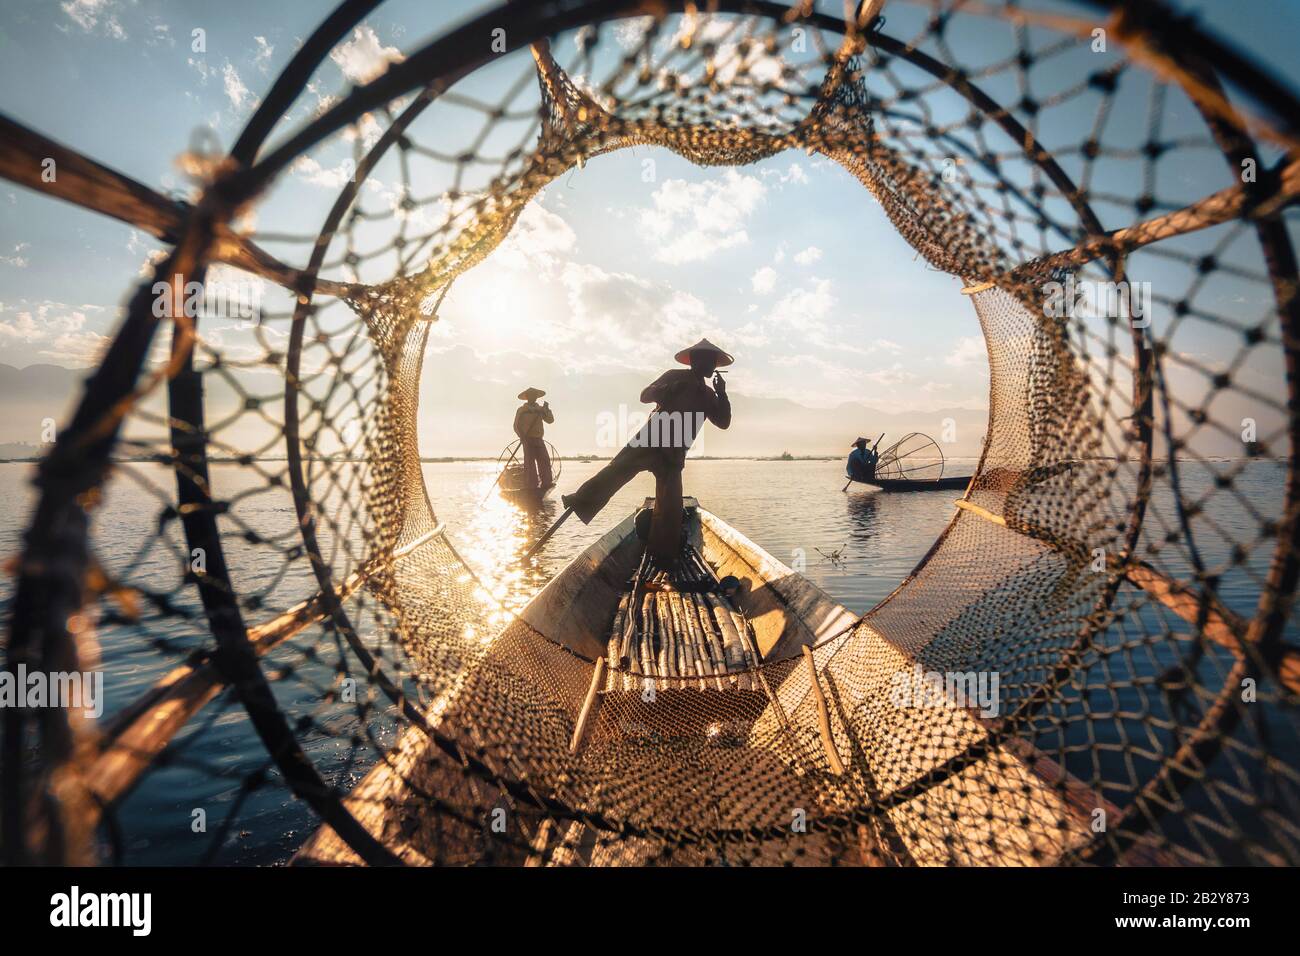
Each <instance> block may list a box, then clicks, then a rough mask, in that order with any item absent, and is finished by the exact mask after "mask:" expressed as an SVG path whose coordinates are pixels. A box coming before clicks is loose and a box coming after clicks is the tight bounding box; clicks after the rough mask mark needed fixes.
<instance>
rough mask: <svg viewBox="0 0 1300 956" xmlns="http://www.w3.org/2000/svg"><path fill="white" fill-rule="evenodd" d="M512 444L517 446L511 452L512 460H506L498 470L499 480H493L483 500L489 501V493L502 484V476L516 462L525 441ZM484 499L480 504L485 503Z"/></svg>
mask: <svg viewBox="0 0 1300 956" xmlns="http://www.w3.org/2000/svg"><path fill="white" fill-rule="evenodd" d="M510 444H512V445H514V446H515V450H514V451H512V452H511V453H510V460H509V461H507V462H506V466H505V467H504V468H502V469H501V470H500V471H499V472H497V480H496V481H494V482H492V487H491V488H489V489H488V490H487V495H484V496H483V501H487V500H488V495H490V494H492V492H493V490H494V489H495V488H496V486H497V485H499V484H501V476H502V475H504V474H505V473H506V472H507V471H509V470H510V466H511V465H513V464H514V463H515V455H517V454H519V449H520V448H522V447H523V446H524V443H523V442H521V441H516V442H511V443H510ZM506 447H507V448H508V447H510V446H509V445H507V446H506ZM483 501H480V502H479V505H480V506H481V505H482V504H483Z"/></svg>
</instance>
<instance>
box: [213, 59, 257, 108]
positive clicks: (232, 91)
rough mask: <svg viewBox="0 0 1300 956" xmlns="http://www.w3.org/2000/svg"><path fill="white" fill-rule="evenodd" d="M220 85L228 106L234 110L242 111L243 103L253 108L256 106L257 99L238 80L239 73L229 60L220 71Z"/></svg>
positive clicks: (241, 81)
mask: <svg viewBox="0 0 1300 956" xmlns="http://www.w3.org/2000/svg"><path fill="white" fill-rule="evenodd" d="M221 85H222V86H223V88H224V89H225V91H226V98H227V99H228V100H230V105H231V106H233V107H234V108H235V109H237V110H239V109H243V108H244V103H245V102H248V103H250V104H251V105H253V106H256V105H257V102H258V100H257V97H256V96H254V95H253V94H252V92H250V91H249V89H248V87H247V86H245V85H244V81H243V80H241V79H240V78H239V71H238V70H236V69H235V65H234V64H233V63H231V62H230V61H229V60H227V61H226V65H225V66H224V67H222V69H221Z"/></svg>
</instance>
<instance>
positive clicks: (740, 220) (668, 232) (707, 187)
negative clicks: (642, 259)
mask: <svg viewBox="0 0 1300 956" xmlns="http://www.w3.org/2000/svg"><path fill="white" fill-rule="evenodd" d="M766 191H767V187H766V186H764V185H763V182H762V181H761V180H760V179H758V178H756V177H754V176H744V175H741V174H740V173H738V172H736V171H735V170H734V169H729V170H727V171H726V172H725V173H724V174H723V175H722V176H720V177H718V178H716V179H707V180H704V181H703V182H698V183H690V182H686V181H685V180H683V179H670V180H668V181H666V182H665V183H663V185H661V186H660V187H659V188H658V189H656V190H655V192H654V195H653V197H652V203H653V205H652V206H651V207H650V208H649V209H642V210H640V212H639V214H638V216H637V222H638V226H639V227H640V231H641V235H642V236H643V237H644V238H645V239H646V240H647V241H649V242H651V243H652V244H654V246H655V250H654V256H655V258H656V259H658V260H659V261H660V262H666V263H669V264H670V265H680V264H681V263H684V262H698V261H700V260H703V259H707V258H709V257H710V256H712V255H713V254H714V253H716V252H719V251H721V250H723V249H728V248H731V247H733V246H738V245H743V244H745V243H747V242H749V234H748V233H747V232H746V231H745V223H746V221H747V220H748V219H749V217H750V216H751V215H752V214H753V213H754V211H755V210H756V209H757V208H758V206H759V205H760V204H761V203H762V201H763V197H764V195H765V194H766Z"/></svg>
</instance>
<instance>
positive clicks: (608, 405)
mask: <svg viewBox="0 0 1300 956" xmlns="http://www.w3.org/2000/svg"><path fill="white" fill-rule="evenodd" d="M451 351H452V352H453V353H456V354H452V355H448V354H445V353H444V354H443V355H441V356H438V355H432V356H430V359H429V361H430V362H437V366H436V368H437V374H432V373H431V372H430V373H429V374H426V375H425V376H424V379H423V381H422V383H421V388H420V401H421V415H420V426H419V427H420V444H421V453H422V454H423V455H424V456H425V457H428V458H442V457H448V458H450V457H461V458H465V457H481V456H488V457H495V456H496V454H497V453H498V452H499V451H500V450H501V448H502V447H504V446H505V445H506V444H507V443H509V442H510V441H512V440H513V439H514V434H513V432H512V431H511V423H512V421H513V418H514V410H515V407H516V406H517V405H518V404H519V402H518V400H517V399H516V398H515V392H517V391H519V390H520V389H522V388H524V387H525V384H529V383H538V384H539V385H541V386H542V387H545V388H547V390H548V394H547V400H548V401H550V403H551V407H552V408H553V409H554V411H555V416H556V421H555V424H554V425H552V426H549V427H548V428H547V437H548V438H549V439H550V440H551V442H553V443H554V444H555V446H556V448H557V449H558V450H559V451H560V452H561V453H562V454H563V455H566V456H582V455H594V456H600V457H608V456H610V455H612V454H613V453H614V452H616V451H617V450H618V447H619V445H621V441H618V440H619V438H620V437H621V436H619V435H618V434H617V433H618V432H619V431H620V429H619V425H620V424H622V425H624V426H626V427H633V426H635V424H636V421H637V420H636V419H635V416H637V415H644V413H645V412H646V411H648V410H649V408H648V406H645V405H642V404H640V402H638V401H637V397H638V396H639V394H640V391H641V389H642V388H643V387H644V386H645V385H646V384H648V383H649V382H650V380H651V379H652V378H653V374H651V373H635V372H624V373H618V374H610V375H591V374H586V375H581V376H580V375H576V374H573V373H566V372H565V371H564V370H562V369H557V368H553V367H551V368H546V367H534V366H535V365H537V364H540V363H531V362H528V361H526V360H523V359H521V358H518V357H515V360H514V361H511V362H506V363H504V365H497V364H493V365H488V364H487V363H483V362H480V361H477V360H476V358H475V357H474V356H473V353H472V352H470V351H469V350H468V349H460V348H456V349H453V350H451ZM505 366H513V370H512V371H506V370H505ZM431 368H432V366H429V365H427V366H426V369H427V370H429V369H431ZM503 372H504V374H503ZM87 374H88V370H86V369H67V368H63V367H61V366H57V365H29V366H28V367H26V368H23V369H18V368H14V367H13V366H10V365H3V364H0V410H3V414H2V415H0V459H14V458H29V457H34V456H37V455H39V454H41V439H42V437H43V436H42V427H43V424H42V423H43V422H44V420H45V419H47V418H50V419H53V420H54V422H55V423H56V424H58V425H62V424H63V423H65V422H66V420H67V418H68V416H69V415H70V414H71V412H72V409H73V408H74V407H75V406H74V403H75V401H76V400H77V398H78V397H79V396H80V394H81V388H82V385H83V383H84V380H85V378H86V376H87ZM520 382H523V383H524V384H519V383H520ZM254 391H256V392H257V393H258V394H266V393H267V391H268V389H267V387H266V380H265V377H262V378H260V379H259V380H258V383H257V388H256V389H255V390H254ZM209 397H210V400H211V401H212V402H213V408H214V414H215V413H220V412H223V411H227V410H228V409H225V407H224V406H226V404H227V401H228V400H232V399H231V398H230V396H228V395H226V394H223V391H222V390H218V389H215V388H214V389H213V391H212V392H211V393H210V395H209ZM731 400H732V426H731V428H730V429H729V430H727V431H721V430H719V429H717V428H714V427H713V426H711V425H710V426H706V427H705V429H704V431H703V432H702V433H701V435H700V437H699V438H698V440H697V442H696V450H697V452H698V453H699V454H701V455H707V456H709V457H731V456H736V457H774V456H778V455H781V454H783V453H786V452H789V453H790V454H791V455H796V456H807V455H817V456H824V455H834V456H838V455H840V454H847V449H848V447H849V445H850V444H851V443H852V441H853V439H854V438H856V437H857V436H858V435H859V434H867V433H870V436H869V437H870V438H871V439H872V440H873V441H874V440H875V439H876V437H877V436H879V434H880V433H881V432H886V433H887V434H886V440H885V443H886V444H888V443H889V441H890V436H893V437H899V436H901V435H902V434H903V433H904V432H907V431H923V432H926V433H927V434H930V435H932V436H934V437H935V439H936V440H937V439H939V438H940V437H941V433H942V432H943V430H944V426H945V419H951V421H952V425H953V434H954V435H955V439H956V440H955V441H953V442H951V443H949V444H946V445H944V453H945V454H947V455H952V456H958V457H960V456H969V455H977V454H978V453H979V448H980V443H981V441H982V438H983V435H984V428H985V421H986V413H985V412H984V411H983V410H971V409H966V408H951V409H939V410H936V411H928V412H919V411H912V410H900V409H895V410H885V409H880V408H873V407H871V406H870V405H869V404H867V403H844V404H842V405H839V406H837V407H836V408H832V409H815V408H809V407H807V406H804V405H801V404H799V403H798V402H796V401H792V400H790V399H786V398H761V397H757V396H753V395H746V394H744V393H743V392H733V393H732V395H731ZM251 417H254V416H250V418H251ZM224 437H225V439H226V440H227V441H229V442H230V443H231V444H235V445H239V444H246V445H253V444H257V443H260V441H261V440H262V439H264V438H265V435H264V434H262V433H261V432H259V433H257V435H256V436H254V435H253V434H252V433H251V432H250V433H249V434H248V435H246V436H245V437H244V439H242V440H241V439H240V438H239V435H238V433H237V432H227V433H225V436H224ZM611 438H612V439H613V440H615V441H618V444H610V439H611ZM271 454H274V452H271Z"/></svg>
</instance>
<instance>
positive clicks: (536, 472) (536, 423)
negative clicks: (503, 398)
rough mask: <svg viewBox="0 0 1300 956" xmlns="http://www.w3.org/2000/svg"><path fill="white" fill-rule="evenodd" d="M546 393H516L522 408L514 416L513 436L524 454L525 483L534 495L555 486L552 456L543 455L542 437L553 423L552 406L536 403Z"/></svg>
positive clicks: (535, 390)
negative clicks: (535, 491)
mask: <svg viewBox="0 0 1300 956" xmlns="http://www.w3.org/2000/svg"><path fill="white" fill-rule="evenodd" d="M545 394H546V393H545V392H544V391H542V390H541V389H540V388H526V389H524V390H523V391H522V392H520V393H519V398H520V399H521V400H522V401H523V404H522V405H520V406H519V408H518V410H517V411H516V412H515V434H516V435H518V436H519V447H520V449H522V451H523V453H524V481H525V482H527V483H528V485H529V487H531V488H534V489H536V490H537V491H545V490H546V489H547V488H550V487H552V486H553V485H554V484H555V479H553V478H552V477H551V456H550V455H548V454H547V453H546V442H545V441H544V440H543V438H542V435H543V434H544V433H545V430H546V428H545V426H546V425H550V424H552V423H554V421H555V414H554V413H553V412H552V411H551V403H550V402H543V403H542V404H540V405H538V404H537V400H538V399H539V398H541V397H542V396H543V395H545Z"/></svg>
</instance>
